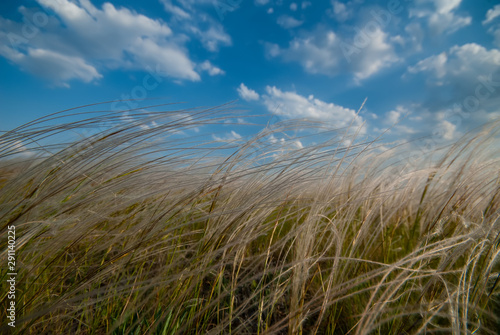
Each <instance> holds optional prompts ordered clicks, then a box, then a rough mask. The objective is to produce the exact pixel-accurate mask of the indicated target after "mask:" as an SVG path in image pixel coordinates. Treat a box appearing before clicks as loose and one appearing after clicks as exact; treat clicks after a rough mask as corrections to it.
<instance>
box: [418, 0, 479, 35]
mask: <svg viewBox="0 0 500 335" xmlns="http://www.w3.org/2000/svg"><path fill="white" fill-rule="evenodd" d="M461 2H462V0H416V1H415V7H414V8H412V9H411V10H410V17H417V18H427V24H428V26H429V28H430V29H431V30H432V32H433V34H434V35H441V34H451V33H454V32H456V31H457V30H459V29H461V28H463V27H466V26H468V25H470V24H471V23H472V18H471V17H470V16H460V15H457V14H456V13H455V11H456V10H457V9H458V8H459V7H460V4H461ZM429 5H430V7H429Z"/></svg>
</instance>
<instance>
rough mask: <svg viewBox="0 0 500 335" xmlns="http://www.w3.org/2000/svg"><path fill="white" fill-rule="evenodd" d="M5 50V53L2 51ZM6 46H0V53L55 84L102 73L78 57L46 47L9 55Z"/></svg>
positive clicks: (85, 78) (95, 76) (84, 78)
mask: <svg viewBox="0 0 500 335" xmlns="http://www.w3.org/2000/svg"><path fill="white" fill-rule="evenodd" d="M4 52H5V53H4ZM7 52H8V48H6V47H5V46H4V47H3V48H0V54H1V55H3V56H5V57H6V58H9V59H10V60H12V61H14V62H15V63H16V64H18V65H19V66H21V68H23V69H24V70H26V71H28V72H31V73H33V74H35V75H37V76H39V77H43V78H47V79H49V80H52V81H53V82H55V83H56V84H60V85H64V86H67V84H65V82H67V81H69V80H71V79H79V80H81V81H83V82H86V83H88V82H91V81H92V80H94V79H99V78H101V77H102V75H101V74H100V73H99V72H98V71H97V70H96V68H95V67H93V66H92V65H90V64H88V63H86V62H85V60H83V59H82V58H80V57H74V56H67V55H63V54H59V53H57V52H54V51H50V50H46V49H32V48H29V49H28V50H27V52H26V54H24V53H18V54H17V55H16V56H13V57H10V56H9V54H8V53H7Z"/></svg>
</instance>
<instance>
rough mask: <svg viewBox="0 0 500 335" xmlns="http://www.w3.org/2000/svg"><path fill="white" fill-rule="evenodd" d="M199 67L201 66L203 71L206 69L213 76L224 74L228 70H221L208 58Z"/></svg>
mask: <svg viewBox="0 0 500 335" xmlns="http://www.w3.org/2000/svg"><path fill="white" fill-rule="evenodd" d="M199 67H200V70H201V71H206V72H208V74H209V75H211V76H218V75H223V74H225V73H226V72H224V70H221V69H220V68H218V67H217V66H214V65H213V64H212V63H210V61H208V60H206V61H204V62H203V63H201V64H200V66H199Z"/></svg>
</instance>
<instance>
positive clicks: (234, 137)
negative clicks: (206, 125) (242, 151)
mask: <svg viewBox="0 0 500 335" xmlns="http://www.w3.org/2000/svg"><path fill="white" fill-rule="evenodd" d="M212 138H213V139H214V141H217V142H235V141H238V140H241V135H240V134H238V133H237V132H235V131H234V130H231V132H230V133H227V134H225V135H224V136H217V135H212Z"/></svg>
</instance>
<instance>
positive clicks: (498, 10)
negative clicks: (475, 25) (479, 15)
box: [483, 5, 500, 24]
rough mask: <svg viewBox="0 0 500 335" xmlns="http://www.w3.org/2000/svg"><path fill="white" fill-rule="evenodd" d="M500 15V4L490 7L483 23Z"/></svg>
mask: <svg viewBox="0 0 500 335" xmlns="http://www.w3.org/2000/svg"><path fill="white" fill-rule="evenodd" d="M499 16H500V5H496V6H495V7H493V8H491V9H489V10H488V12H486V18H485V19H484V21H483V24H488V23H490V22H492V21H493V20H495V19H496V18H497V17H499Z"/></svg>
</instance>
